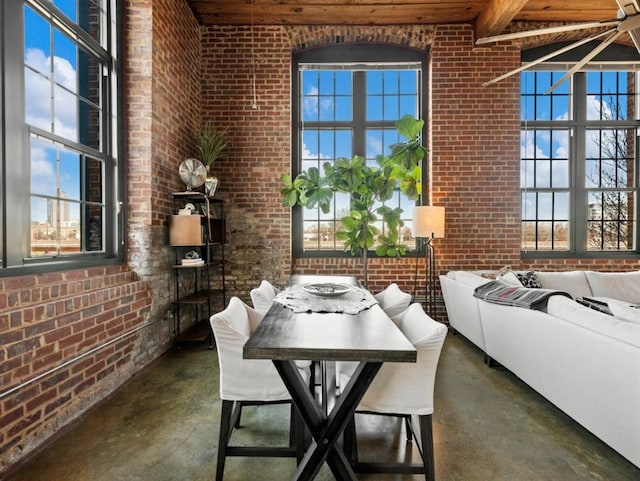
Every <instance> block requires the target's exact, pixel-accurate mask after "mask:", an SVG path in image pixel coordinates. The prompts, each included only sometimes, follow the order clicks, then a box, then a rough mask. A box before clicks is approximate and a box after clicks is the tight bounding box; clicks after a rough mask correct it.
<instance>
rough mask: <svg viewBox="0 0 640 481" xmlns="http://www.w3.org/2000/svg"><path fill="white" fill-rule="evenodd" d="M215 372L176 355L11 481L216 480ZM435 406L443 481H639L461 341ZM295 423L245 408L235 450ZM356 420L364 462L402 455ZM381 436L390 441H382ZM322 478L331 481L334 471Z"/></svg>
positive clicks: (270, 462) (262, 465) (277, 474)
mask: <svg viewBox="0 0 640 481" xmlns="http://www.w3.org/2000/svg"><path fill="white" fill-rule="evenodd" d="M217 370H218V368H217V356H216V353H215V351H208V350H206V349H203V348H201V347H196V348H188V349H182V350H173V351H171V352H169V353H168V354H167V355H166V356H164V357H163V358H162V359H160V360H158V361H157V362H155V363H154V364H153V365H152V366H150V367H149V368H148V369H146V370H145V371H144V372H143V373H141V374H140V375H139V376H138V377H137V378H136V379H135V380H133V381H132V382H131V383H129V384H128V385H127V386H125V387H124V388H123V389H122V390H121V391H120V392H119V393H117V395H115V396H114V397H113V398H112V399H110V400H109V401H107V402H106V403H104V404H103V405H101V406H99V407H98V408H96V409H94V410H93V411H92V412H90V413H88V414H87V415H86V416H84V417H83V418H82V420H81V421H79V422H77V423H76V424H75V425H74V426H72V427H71V428H70V429H68V430H67V431H66V432H65V433H64V434H63V435H61V436H60V437H59V438H58V439H57V440H56V441H55V442H53V443H51V444H50V445H49V446H47V447H46V448H45V449H43V450H42V451H41V452H40V453H38V454H37V455H35V456H33V457H32V458H31V459H30V460H29V461H28V462H26V463H25V464H24V465H23V466H21V467H20V468H19V469H17V470H16V471H14V472H13V474H12V475H11V476H9V477H8V478H6V480H7V481H36V480H38V481H138V480H140V481H169V480H171V481H205V480H206V481H211V480H213V479H214V476H215V465H216V460H215V453H216V445H217V432H218V416H219V410H220V403H219V400H218V387H217V382H218V379H217ZM435 408H436V411H435V413H434V444H435V454H436V478H437V480H438V481H532V480H545V481H549V480H558V481H578V480H584V481H587V480H588V481H594V480H603V481H605V480H606V481H638V480H640V469H638V468H637V467H635V466H633V465H632V464H631V463H629V462H628V461H626V460H625V459H624V458H622V457H621V456H620V455H618V454H617V453H616V452H614V451H613V450H612V449H610V448H609V447H607V446H606V445H605V444H604V443H602V442H601V441H599V440H598V439H597V438H595V437H594V436H593V435H591V434H590V433H588V432H587V431H586V430H584V429H583V428H581V427H580V426H579V425H577V424H576V423H575V422H573V421H572V420H571V419H569V418H568V417H567V416H565V415H564V414H563V413H562V412H560V411H559V410H557V409H556V408H554V407H553V406H552V405H550V404H549V403H548V402H547V401H545V400H544V399H543V398H541V397H540V396H539V395H537V394H536V393H535V392H533V391H532V390H531V389H529V388H528V387H527V386H526V385H524V384H523V383H522V382H520V381H519V380H518V379H516V378H515V377H514V376H513V375H511V374H510V373H509V372H508V371H506V370H504V369H500V368H494V369H490V368H488V367H487V366H485V365H484V364H483V363H482V356H481V353H480V352H479V351H478V350H477V349H475V347H473V346H472V345H471V344H470V343H468V342H467V341H466V340H464V339H463V338H461V337H460V336H456V335H452V334H449V336H448V337H447V340H446V342H445V347H444V350H443V353H442V357H441V361H440V366H439V371H438V378H437V382H436V402H435ZM287 419H288V410H287V408H286V407H283V406H276V407H267V408H264V407H263V408H259V409H256V408H247V409H246V410H245V411H244V412H243V420H244V421H243V424H244V425H245V427H244V428H242V429H241V430H239V431H238V433H239V437H238V438H236V439H237V440H236V442H242V438H246V439H252V440H255V439H257V438H260V439H265V442H267V443H269V444H272V443H283V444H284V443H285V442H286V439H287V433H286V432H285V431H283V426H284V427H286V426H287ZM358 423H359V424H358V425H359V427H361V428H363V429H362V431H364V432H363V433H361V434H359V435H360V441H361V442H360V445H359V451H360V455H361V458H375V459H380V458H381V457H383V456H387V455H389V454H388V453H395V455H400V456H404V455H405V447H406V443H405V441H404V433H403V432H402V431H401V424H400V423H397V422H395V420H394V419H392V418H382V419H380V420H379V419H378V418H369V417H367V418H363V419H360V420H359V421H358ZM257 425H259V427H256V426H257ZM359 431H360V430H359ZM380 432H384V435H385V436H386V438H387V439H390V441H382V440H381V438H380V436H379V434H378V433H380ZM260 433H266V434H265V435H262V434H260ZM294 469H295V462H294V460H293V459H289V458H280V459H267V458H261V459H255V458H253V459H251V458H229V459H228V460H227V464H226V469H225V481H277V480H286V479H289V477H290V475H291V474H292V473H293V471H294ZM317 479H318V480H321V481H329V480H332V479H333V476H332V475H331V473H330V471H329V470H328V468H327V467H326V465H325V467H324V468H323V469H322V470H321V472H320V474H319V476H318V478H317ZM360 479H363V480H395V481H404V480H413V479H416V480H418V479H424V478H420V477H418V476H415V477H412V476H395V477H394V476H391V475H386V476H385V475H368V476H364V475H363V476H362V477H361V478H360Z"/></svg>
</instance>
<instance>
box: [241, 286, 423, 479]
mask: <svg viewBox="0 0 640 481" xmlns="http://www.w3.org/2000/svg"><path fill="white" fill-rule="evenodd" d="M324 286H327V288H326V289H325V288H324ZM323 291H324V292H323ZM308 294H311V295H308ZM243 357H244V358H245V359H268V360H271V361H272V362H273V364H274V365H275V367H276V369H277V371H278V373H279V374H280V377H281V378H282V381H283V382H284V384H285V386H286V388H287V389H288V391H289V393H290V395H291V399H292V402H293V403H294V405H295V406H296V408H297V409H298V412H299V413H300V416H301V418H302V419H303V420H304V422H305V424H306V426H307V428H308V430H309V432H310V434H311V438H312V440H311V443H310V445H309V447H308V449H307V451H306V453H305V455H304V457H303V459H302V460H301V462H300V463H299V464H298V466H297V469H296V471H295V473H294V474H293V476H292V478H291V479H292V480H296V481H299V480H305V481H306V480H312V479H314V478H315V477H316V475H317V474H318V472H319V470H320V469H321V467H322V465H323V464H324V463H325V462H326V463H327V465H328V466H329V469H330V470H331V472H332V474H333V476H334V478H335V479H336V480H337V481H342V480H357V479H358V478H357V476H356V474H355V473H354V471H353V469H352V467H351V465H350V463H349V461H348V459H347V457H346V456H345V454H344V452H343V450H342V448H341V443H340V438H341V435H342V432H343V430H344V429H345V427H346V425H347V423H348V422H349V420H350V419H351V417H352V416H353V413H354V412H355V410H356V408H357V406H358V404H359V402H360V400H361V399H362V397H363V396H364V394H365V392H366V390H367V388H368V387H369V385H370V384H371V382H372V381H373V379H374V378H375V376H376V374H377V372H378V371H379V369H380V367H381V366H382V364H383V363H385V362H416V358H417V355H416V350H415V348H414V347H413V345H412V344H411V343H410V342H409V340H408V339H407V338H406V337H405V336H404V335H403V334H402V332H401V331H400V329H399V328H398V327H397V326H396V325H395V323H394V322H393V321H392V320H391V319H390V318H389V317H388V316H387V315H386V314H385V313H384V311H383V310H382V309H381V307H380V306H379V305H378V304H377V302H376V301H375V298H374V297H373V296H372V295H371V293H369V292H368V291H367V290H366V289H364V288H362V286H361V285H360V283H359V282H358V280H357V279H356V278H355V277H351V276H333V275H327V276H324V275H323V276H316V275H293V276H291V278H290V279H289V282H288V284H287V286H286V288H285V289H283V291H282V292H281V293H279V294H278V296H276V298H275V299H274V302H273V304H272V306H271V308H270V309H269V311H268V312H267V313H266V314H265V316H264V318H263V319H262V321H261V323H260V324H259V326H258V328H257V329H256V330H255V332H254V333H253V334H252V335H251V337H250V338H249V339H248V340H247V342H246V343H245V345H244V349H243ZM300 360H305V361H318V362H334V361H356V362H357V368H356V369H355V372H354V373H353V375H352V377H351V378H350V380H349V382H348V384H347V385H346V386H344V387H343V386H341V389H340V395H339V396H337V398H336V400H335V403H333V405H332V406H331V407H330V409H329V410H324V409H323V408H322V406H321V405H320V403H319V402H318V400H317V399H316V397H315V396H314V394H313V392H312V390H311V389H310V388H309V384H308V382H307V381H306V380H305V379H304V378H303V376H302V375H301V374H300V371H299V369H298V368H297V365H296V361H300ZM327 390H328V387H327V386H324V391H325V392H326V391H327Z"/></svg>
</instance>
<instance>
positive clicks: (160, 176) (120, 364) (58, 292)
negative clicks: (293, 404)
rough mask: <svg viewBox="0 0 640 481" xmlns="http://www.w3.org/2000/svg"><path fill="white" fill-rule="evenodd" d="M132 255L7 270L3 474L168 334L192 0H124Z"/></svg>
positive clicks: (1, 390)
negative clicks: (107, 262) (54, 269)
mask: <svg viewBox="0 0 640 481" xmlns="http://www.w3.org/2000/svg"><path fill="white" fill-rule="evenodd" d="M125 8H126V15H125V18H126V29H127V35H126V58H125V59H124V60H125V64H126V72H127V75H126V77H125V83H126V88H125V90H124V92H123V94H124V95H125V99H126V104H127V113H126V123H125V129H126V130H125V132H126V135H125V137H126V143H127V148H126V152H125V154H126V155H125V157H126V164H127V181H128V182H127V195H128V204H127V206H126V213H127V244H128V246H127V247H128V249H127V264H125V265H121V266H110V267H104V268H91V269H85V270H82V269H81V270H74V271H65V272H59V273H51V274H41V275H35V276H21V277H12V278H1V279H0V478H1V477H2V473H3V472H5V471H7V470H9V469H10V468H11V467H12V466H14V465H15V463H17V462H19V461H20V460H22V459H24V458H25V457H26V456H28V455H29V454H30V453H32V452H33V451H34V450H36V449H37V448H38V447H39V446H40V445H42V444H43V443H44V442H46V440H47V439H49V438H50V437H51V436H52V435H53V434H55V433H56V432H57V431H59V430H60V429H62V428H64V427H65V426H66V425H68V424H69V423H70V422H71V421H73V420H74V419H76V418H78V417H79V416H80V415H82V413H84V412H86V411H87V410H88V409H90V408H91V407H92V406H95V405H96V404H98V403H99V402H100V401H102V400H103V399H105V398H106V397H107V396H109V395H110V394H111V393H113V392H114V391H115V390H116V389H118V388H119V387H120V386H121V385H122V384H123V383H125V382H126V381H127V380H129V379H130V378H131V377H132V376H134V375H135V374H136V373H137V372H139V371H140V370H141V369H142V368H143V367H144V366H146V365H147V364H148V363H149V362H150V361H152V360H154V359H156V358H157V357H158V356H159V355H160V354H162V353H163V352H164V351H166V349H167V348H168V347H169V346H170V345H171V343H172V340H173V321H172V316H171V315H170V312H168V311H169V310H170V308H171V300H172V290H171V288H172V282H171V270H170V268H169V267H168V265H169V263H170V254H171V253H170V252H169V250H168V247H167V218H168V215H169V213H170V212H171V209H172V205H171V197H170V195H169V194H170V193H171V192H174V191H177V190H183V189H184V186H183V184H182V183H181V182H180V180H179V178H178V175H177V167H178V165H179V163H180V161H181V160H182V159H184V158H186V157H189V156H192V155H194V154H195V151H194V148H193V145H192V142H191V138H192V135H193V131H194V129H195V126H197V125H198V124H199V122H200V106H199V96H200V79H199V75H200V74H199V64H200V27H199V26H198V24H197V22H196V20H195V18H194V17H193V15H192V13H191V11H190V10H189V8H188V6H187V3H186V1H183V0H180V1H176V0H154V1H153V2H151V1H150V0H149V1H140V0H128V1H127V2H126V7H125Z"/></svg>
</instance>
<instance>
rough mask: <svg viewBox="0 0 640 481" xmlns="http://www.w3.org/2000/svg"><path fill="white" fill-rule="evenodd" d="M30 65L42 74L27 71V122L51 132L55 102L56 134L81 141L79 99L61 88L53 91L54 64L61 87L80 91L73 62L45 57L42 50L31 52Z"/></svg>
mask: <svg viewBox="0 0 640 481" xmlns="http://www.w3.org/2000/svg"><path fill="white" fill-rule="evenodd" d="M25 62H26V64H27V65H29V66H30V67H32V68H33V69H35V70H36V71H37V72H40V74H38V73H35V72H33V71H32V70H30V69H25V82H26V92H27V93H26V98H25V102H26V119H27V123H29V124H31V125H34V126H36V127H38V128H41V129H43V130H46V131H48V132H51V130H52V126H51V122H52V114H51V109H52V102H51V97H52V96H53V97H54V99H55V102H54V103H53V108H54V109H55V118H54V119H53V122H54V125H55V127H54V128H55V133H56V134H58V135H60V136H62V137H65V138H68V139H70V140H73V141H77V140H78V113H77V112H78V99H77V97H76V96H75V95H73V94H71V93H69V92H67V91H65V90H64V89H62V88H60V87H59V86H56V87H54V90H53V92H52V90H51V89H52V84H51V78H50V76H51V65H53V71H54V79H55V80H56V82H58V83H59V84H61V85H64V86H65V87H68V88H70V89H71V90H73V91H75V90H76V83H77V82H76V72H75V70H74V69H73V67H72V65H71V63H70V62H69V61H68V60H67V59H64V58H61V57H54V58H53V60H52V59H51V57H48V56H46V55H45V53H44V51H42V50H40V49H33V48H32V49H28V50H27V52H26V54H25Z"/></svg>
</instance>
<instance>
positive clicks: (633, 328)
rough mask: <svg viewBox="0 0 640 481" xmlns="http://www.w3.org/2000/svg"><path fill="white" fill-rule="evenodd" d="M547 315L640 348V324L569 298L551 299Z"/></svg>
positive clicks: (557, 297) (553, 297)
mask: <svg viewBox="0 0 640 481" xmlns="http://www.w3.org/2000/svg"><path fill="white" fill-rule="evenodd" d="M547 314H550V315H552V316H556V317H558V318H560V319H564V320H566V321H568V322H571V323H572V324H576V325H578V326H582V327H583V328H585V329H589V330H591V331H593V332H597V333H598V334H602V335H604V336H608V337H611V338H613V339H616V340H618V341H621V342H624V343H626V344H630V345H632V346H635V347H640V323H635V322H629V321H624V320H622V319H619V318H617V317H613V316H610V315H608V314H604V313H602V312H598V311H595V310H593V309H589V308H588V307H584V306H582V305H580V304H578V303H577V302H575V301H573V300H571V299H569V298H568V297H564V296H552V297H550V298H549V300H548V302H547Z"/></svg>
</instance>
